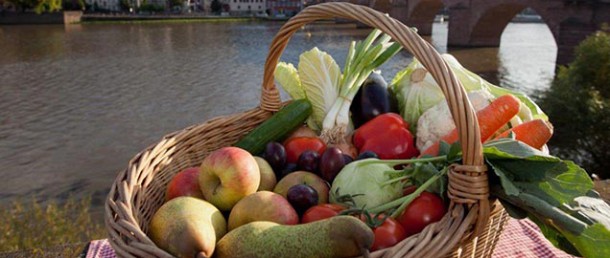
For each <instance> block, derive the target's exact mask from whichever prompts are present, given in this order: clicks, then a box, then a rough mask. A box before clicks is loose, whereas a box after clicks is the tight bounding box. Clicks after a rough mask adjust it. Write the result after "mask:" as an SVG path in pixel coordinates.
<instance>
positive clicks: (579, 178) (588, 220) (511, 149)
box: [484, 138, 610, 257]
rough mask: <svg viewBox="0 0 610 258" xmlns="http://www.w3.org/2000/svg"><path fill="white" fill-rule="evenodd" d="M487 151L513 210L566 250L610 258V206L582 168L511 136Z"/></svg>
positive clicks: (496, 189) (498, 189)
mask: <svg viewBox="0 0 610 258" xmlns="http://www.w3.org/2000/svg"><path fill="white" fill-rule="evenodd" d="M484 153H485V158H486V162H487V163H488V164H489V165H490V166H491V167H492V168H493V171H494V172H495V174H496V175H497V176H498V177H499V180H500V185H495V186H492V187H491V191H492V193H493V194H494V195H496V196H497V197H498V198H500V199H501V200H502V201H503V203H509V204H510V206H508V207H509V208H508V209H509V210H510V211H511V212H510V213H509V214H511V215H517V217H518V218H522V217H523V214H527V216H528V217H530V218H532V221H534V222H535V223H536V224H537V225H538V226H539V227H540V228H541V231H542V232H543V234H544V235H545V237H546V238H548V239H549V241H550V242H551V243H553V244H554V245H555V246H557V247H558V248H561V249H562V250H564V251H566V252H569V253H572V254H576V255H583V256H585V257H610V206H609V205H608V203H606V202H605V201H603V200H601V199H600V198H599V196H596V194H595V193H594V192H593V190H592V189H593V182H592V181H591V179H590V178H589V176H588V174H587V173H586V172H585V171H584V170H583V169H582V168H580V167H578V166H577V165H576V164H574V163H573V162H571V161H564V160H561V159H558V158H556V157H552V156H549V155H546V154H544V153H541V152H539V151H538V150H535V149H533V148H531V147H529V146H527V145H525V144H523V143H521V142H518V141H515V140H512V139H508V138H507V139H502V140H498V141H495V142H490V143H488V144H486V145H485V147H484Z"/></svg>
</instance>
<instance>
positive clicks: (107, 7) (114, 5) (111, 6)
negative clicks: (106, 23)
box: [85, 0, 121, 12]
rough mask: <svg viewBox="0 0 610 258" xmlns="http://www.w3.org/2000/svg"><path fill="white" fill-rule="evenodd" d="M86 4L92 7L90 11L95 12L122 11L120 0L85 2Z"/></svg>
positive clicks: (89, 0)
mask: <svg viewBox="0 0 610 258" xmlns="http://www.w3.org/2000/svg"><path fill="white" fill-rule="evenodd" d="M85 4H86V5H88V6H90V10H91V11H94V12H98V11H111V12H118V11H121V6H120V5H119V0H85Z"/></svg>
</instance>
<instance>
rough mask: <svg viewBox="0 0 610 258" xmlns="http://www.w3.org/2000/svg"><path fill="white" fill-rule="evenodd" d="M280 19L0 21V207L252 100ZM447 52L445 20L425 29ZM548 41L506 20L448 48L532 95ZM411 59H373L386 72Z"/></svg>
mask: <svg viewBox="0 0 610 258" xmlns="http://www.w3.org/2000/svg"><path fill="white" fill-rule="evenodd" d="M280 26H281V23H274V22H234V23H172V24H112V25H110V24H89V25H70V26H65V27H64V26H55V25H49V26H47V25H39V26H0V178H1V180H0V204H5V203H7V202H9V201H10V200H12V199H14V198H15V197H27V196H31V195H36V196H37V197H38V198H40V199H44V200H51V199H58V200H63V199H65V198H67V197H68V196H70V195H75V196H77V197H78V196H84V195H89V194H93V197H94V198H93V201H94V210H95V211H98V212H99V211H101V207H102V205H103V199H104V198H105V196H106V193H107V192H108V189H109V187H110V185H111V184H112V182H113V180H114V178H115V177H116V175H117V173H118V171H120V170H122V169H124V168H125V167H126V165H127V162H128V161H129V159H130V158H131V157H132V156H134V155H135V154H136V153H137V152H139V151H140V150H142V149H144V148H145V147H147V146H148V145H150V144H153V143H155V142H156V141H157V140H158V139H160V137H161V136H163V135H165V134H167V133H170V132H173V131H176V130H179V129H181V128H184V127H187V126H189V125H193V124H196V123H200V122H203V121H206V120H208V119H210V118H213V117H215V116H219V115H227V114H232V113H236V112H241V111H244V110H247V109H250V108H253V107H255V106H256V105H257V104H258V101H259V91H260V82H261V79H262V72H263V65H264V61H265V57H266V54H267V51H266V50H267V47H268V45H269V44H270V42H271V39H272V37H273V36H274V35H275V33H276V32H277V31H278V29H279V28H280ZM368 33H369V30H368V29H363V28H356V27H355V26H353V25H350V24H315V25H308V26H306V27H304V28H303V29H302V30H300V31H299V32H297V33H296V34H295V35H294V37H293V38H292V40H291V41H290V44H289V45H288V48H287V50H286V52H285V53H284V55H283V57H282V60H284V61H287V62H292V63H294V64H295V65H296V64H297V62H298V55H299V54H300V53H301V52H303V51H305V50H309V49H311V48H312V47H314V46H317V47H318V48H320V49H322V50H324V51H327V52H329V53H331V54H332V55H333V57H334V58H335V60H337V62H338V63H339V64H340V65H342V64H343V60H344V59H345V55H346V54H347V48H348V44H349V42H350V41H351V40H356V39H363V38H364V37H365V36H366V35H367V34H368ZM427 39H428V40H430V41H431V42H432V43H433V44H434V46H436V48H437V49H438V50H439V51H440V52H447V47H446V39H447V24H442V23H437V24H435V25H434V28H433V35H432V36H431V37H427ZM556 52H557V47H556V44H555V41H554V39H553V36H552V35H551V32H550V31H549V29H548V27H547V26H546V25H544V24H521V23H511V24H509V25H508V26H507V28H506V29H505V31H504V33H503V36H502V42H501V46H500V47H499V48H477V49H461V50H450V51H449V53H452V54H453V55H455V56H456V58H457V59H458V60H459V61H460V62H462V63H463V64H464V65H465V66H466V67H467V68H469V69H471V70H472V71H474V72H476V73H479V74H481V75H482V76H483V77H484V78H486V79H488V80H490V81H491V82H493V83H496V84H500V85H502V86H504V87H509V88H515V89H519V90H521V91H524V92H526V93H528V94H531V95H532V96H533V97H536V95H537V94H538V91H540V90H545V89H547V88H548V87H549V83H550V81H551V80H552V78H553V76H554V70H555V63H554V62H555V57H556ZM410 61H411V55H410V54H409V53H406V52H402V53H399V54H398V55H397V56H396V57H394V59H392V60H391V61H390V62H388V63H387V64H385V65H384V66H383V67H382V69H381V70H382V74H383V75H384V77H385V78H386V80H391V79H392V78H393V76H394V74H395V73H396V72H398V71H400V70H401V69H403V68H404V67H405V66H406V65H407V64H408V63H409V62H410Z"/></svg>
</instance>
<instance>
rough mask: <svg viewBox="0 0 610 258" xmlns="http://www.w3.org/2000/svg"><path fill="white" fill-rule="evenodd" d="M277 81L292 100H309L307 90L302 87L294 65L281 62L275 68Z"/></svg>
mask: <svg viewBox="0 0 610 258" xmlns="http://www.w3.org/2000/svg"><path fill="white" fill-rule="evenodd" d="M274 77H275V81H276V82H277V83H278V84H279V85H280V86H281V87H282V88H283V89H284V90H285V91H286V93H288V95H290V97H291V98H292V99H295V100H296V99H304V98H307V95H305V90H303V87H302V86H301V79H300V78H299V73H298V71H297V69H296V68H294V65H292V64H288V63H284V62H280V63H278V64H277V67H275V73H274Z"/></svg>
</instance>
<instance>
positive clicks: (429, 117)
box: [415, 90, 494, 151]
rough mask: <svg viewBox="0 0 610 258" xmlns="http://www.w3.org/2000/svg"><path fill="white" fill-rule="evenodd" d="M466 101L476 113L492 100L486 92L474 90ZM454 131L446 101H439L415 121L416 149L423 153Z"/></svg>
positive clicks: (491, 96)
mask: <svg viewBox="0 0 610 258" xmlns="http://www.w3.org/2000/svg"><path fill="white" fill-rule="evenodd" d="M468 99H470V103H471V104H472V106H473V107H474V109H475V110H476V111H478V110H481V109H483V108H485V107H487V106H488V105H489V103H490V102H491V101H492V100H493V99H494V97H493V95H491V93H489V92H488V91H487V90H476V91H471V92H469V93H468ZM453 129H455V123H454V122H453V118H452V116H451V112H449V106H448V105H447V101H441V102H440V103H438V104H436V105H435V106H433V107H431V108H430V109H428V110H426V111H425V112H424V113H423V114H422V115H421V116H420V117H419V119H418V120H417V135H416V136H417V140H416V141H415V143H416V145H417V149H419V151H424V150H425V149H427V148H428V147H430V146H431V145H432V144H434V143H435V142H437V141H438V140H440V139H441V137H443V136H445V135H447V134H449V133H450V132H451V131H452V130H453Z"/></svg>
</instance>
